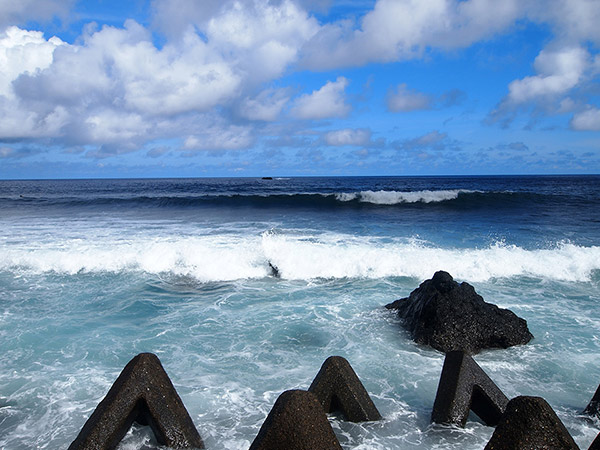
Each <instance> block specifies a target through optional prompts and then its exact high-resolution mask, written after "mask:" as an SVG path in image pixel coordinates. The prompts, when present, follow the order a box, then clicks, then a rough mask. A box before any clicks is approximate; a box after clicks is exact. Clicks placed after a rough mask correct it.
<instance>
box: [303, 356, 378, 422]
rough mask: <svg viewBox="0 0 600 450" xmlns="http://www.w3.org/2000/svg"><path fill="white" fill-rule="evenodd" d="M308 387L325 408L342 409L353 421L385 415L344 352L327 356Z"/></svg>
mask: <svg viewBox="0 0 600 450" xmlns="http://www.w3.org/2000/svg"><path fill="white" fill-rule="evenodd" d="M308 390H309V392H312V393H313V394H315V395H316V396H317V399H318V400H319V402H320V403H321V405H322V406H323V409H324V410H325V412H328V413H329V412H333V411H340V412H341V413H342V414H344V416H345V417H346V420H349V421H350V422H365V421H371V420H380V419H381V414H379V411H378V410H377V408H376V407H375V404H374V403H373V401H372V400H371V397H370V396H369V394H368V392H367V390H366V389H365V387H364V386H363V384H362V383H361V381H360V380H359V378H358V376H357V375H356V372H354V369H352V366H351V365H350V363H349V362H348V361H347V360H346V359H345V358H343V357H341V356H330V357H329V358H327V359H326V360H325V362H324V363H323V365H322V366H321V370H319V373H318V374H317V376H316V377H315V379H314V380H313V382H312V384H311V385H310V387H309V388H308Z"/></svg>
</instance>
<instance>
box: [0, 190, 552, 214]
mask: <svg viewBox="0 0 600 450" xmlns="http://www.w3.org/2000/svg"><path fill="white" fill-rule="evenodd" d="M546 197H547V196H546ZM546 197H543V196H540V195H539V194H528V193H512V192H483V191H475V190H466V189H449V190H434V191H430V190H422V191H385V190H379V191H372V190H366V191H358V192H332V193H310V192H308V193H265V192H262V193H252V194H249V193H246V194H239V193H219V194H208V195H205V194H199V195H190V194H185V195H168V194H167V195H156V196H152V195H142V196H120V197H110V196H97V197H91V198H88V197H84V196H81V197H38V198H35V197H24V198H20V197H19V198H15V197H13V198H0V208H2V207H11V206H17V207H24V208H36V207H40V208H45V207H50V208H51V207H59V208H60V207H62V208H111V207H124V206H125V207H130V208H202V207H221V206H222V207H258V208H317V209H334V208H356V207H361V208H365V207H367V208H368V207H376V208H380V207H411V206H418V205H440V206H443V205H446V206H448V207H450V208H452V207H459V208H468V207H479V206H492V205H499V206H503V205H515V204H518V203H523V204H525V203H528V202H531V201H537V202H539V201H544V199H546V200H548V201H551V199H549V198H546Z"/></svg>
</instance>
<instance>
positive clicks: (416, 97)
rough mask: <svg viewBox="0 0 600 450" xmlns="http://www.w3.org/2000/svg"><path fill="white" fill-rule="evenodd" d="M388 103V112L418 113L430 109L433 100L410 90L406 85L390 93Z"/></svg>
mask: <svg viewBox="0 0 600 450" xmlns="http://www.w3.org/2000/svg"><path fill="white" fill-rule="evenodd" d="M386 103H387V108H388V111H392V112H399V111H416V110H420V109H430V108H431V107H432V103H433V99H432V98H431V97H430V96H428V95H425V94H422V93H421V92H417V91H414V90H411V89H408V87H407V86H406V84H400V85H399V86H398V87H397V88H396V89H395V90H394V91H391V92H389V93H388V96H387V99H386Z"/></svg>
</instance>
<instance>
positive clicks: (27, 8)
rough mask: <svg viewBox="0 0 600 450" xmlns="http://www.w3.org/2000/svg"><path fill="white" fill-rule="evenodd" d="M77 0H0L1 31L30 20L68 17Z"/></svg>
mask: <svg viewBox="0 0 600 450" xmlns="http://www.w3.org/2000/svg"><path fill="white" fill-rule="evenodd" d="M74 3H75V0H0V30H2V29H3V28H4V27H6V26H8V25H16V24H21V23H25V22H28V21H30V20H36V21H45V20H50V19H52V18H53V17H54V16H58V17H61V18H65V17H67V15H68V13H69V10H70V9H71V7H72V6H73V4H74Z"/></svg>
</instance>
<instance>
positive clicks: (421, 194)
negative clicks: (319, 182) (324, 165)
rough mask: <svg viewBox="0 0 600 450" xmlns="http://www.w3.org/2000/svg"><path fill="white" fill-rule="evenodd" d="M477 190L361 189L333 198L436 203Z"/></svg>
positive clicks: (346, 200)
mask: <svg viewBox="0 0 600 450" xmlns="http://www.w3.org/2000/svg"><path fill="white" fill-rule="evenodd" d="M473 192H479V191H470V190H465V189H452V190H441V191H429V190H427V191H414V192H398V191H362V192H355V193H342V194H335V198H336V199H338V200H339V201H342V202H349V201H353V200H358V201H360V202H364V203H373V204H375V205H397V204H400V203H437V202H444V201H446V200H454V199H456V198H458V196H459V194H470V193H473Z"/></svg>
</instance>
